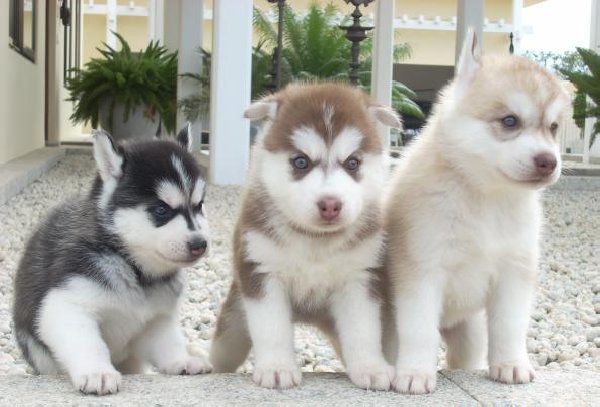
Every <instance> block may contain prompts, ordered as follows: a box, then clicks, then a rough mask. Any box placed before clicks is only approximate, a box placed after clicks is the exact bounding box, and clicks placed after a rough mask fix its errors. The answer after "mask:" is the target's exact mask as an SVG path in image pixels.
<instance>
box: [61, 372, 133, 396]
mask: <svg viewBox="0 0 600 407" xmlns="http://www.w3.org/2000/svg"><path fill="white" fill-rule="evenodd" d="M70 376H71V381H72V382H73V386H75V388H76V389H77V390H79V391H80V392H82V393H84V394H97V395H98V396H104V395H106V394H114V393H117V392H118V391H119V386H120V385H121V373H119V372H118V371H117V370H116V369H115V368H113V367H112V366H110V367H106V368H101V369H89V370H88V371H82V372H77V373H72V374H70Z"/></svg>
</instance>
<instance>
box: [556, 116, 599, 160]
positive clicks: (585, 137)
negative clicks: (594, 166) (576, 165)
mask: <svg viewBox="0 0 600 407" xmlns="http://www.w3.org/2000/svg"><path fill="white" fill-rule="evenodd" d="M595 123H596V119H594V118H588V119H586V121H585V125H584V128H583V129H580V128H579V127H577V125H576V124H575V121H574V120H573V118H572V117H568V118H566V119H564V120H563V122H562V123H561V124H560V125H559V131H558V138H559V140H560V145H561V152H562V153H563V154H572V155H575V156H581V160H582V162H583V163H584V164H589V162H590V157H594V156H600V140H596V141H595V143H594V145H593V146H591V148H590V140H591V135H592V129H593V127H594V124H595ZM597 138H598V137H597Z"/></svg>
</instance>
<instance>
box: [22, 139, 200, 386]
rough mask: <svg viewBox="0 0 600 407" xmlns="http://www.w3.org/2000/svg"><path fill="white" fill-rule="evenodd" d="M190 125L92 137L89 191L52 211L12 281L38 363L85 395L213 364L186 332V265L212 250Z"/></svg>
mask: <svg viewBox="0 0 600 407" xmlns="http://www.w3.org/2000/svg"><path fill="white" fill-rule="evenodd" d="M190 140H191V135H190V134H189V133H188V130H187V129H184V130H182V132H180V134H179V136H178V140H177V141H178V143H175V142H173V141H145V142H137V143H132V144H127V145H124V146H118V145H116V144H115V143H114V142H113V140H112V139H111V137H110V136H109V135H108V134H107V133H105V132H102V131H99V132H96V134H95V137H94V158H95V160H96V163H97V167H98V173H99V174H98V176H97V177H96V180H95V182H94V184H93V187H92V190H91V193H90V194H89V196H87V197H85V198H82V199H77V200H72V201H67V202H65V203H64V204H62V205H60V206H59V207H58V208H56V209H54V210H53V211H52V212H51V213H50V215H49V216H48V217H47V219H46V220H45V222H43V223H42V224H41V226H40V227H39V229H38V230H37V231H36V232H35V234H34V235H33V236H32V237H31V239H30V241H29V243H28V244H27V247H26V249H25V253H24V255H23V258H22V260H21V263H20V265H19V269H18V271H17V274H16V277H15V298H14V312H13V318H14V327H15V333H16V339H17V342H18V344H19V347H20V348H21V351H22V352H23V355H24V357H25V359H26V360H27V361H28V362H29V364H30V365H31V366H32V367H33V368H34V369H35V370H36V371H37V372H38V373H41V374H56V373H63V372H65V373H67V374H68V375H69V376H70V378H71V380H72V382H73V385H74V386H75V387H76V388H77V389H79V390H80V391H82V392H84V393H96V394H107V393H115V392H117V391H118V389H119V384H120V381H121V373H142V372H143V371H144V368H145V366H146V365H147V364H151V365H153V366H154V367H155V368H156V369H158V370H159V371H160V372H162V373H166V374H198V373H204V372H208V371H209V370H210V369H211V367H210V364H209V363H208V362H207V360H205V359H204V358H199V357H194V356H191V355H189V354H188V352H187V349H186V340H185V338H184V335H183V332H182V330H181V328H180V326H179V318H178V303H179V302H180V299H181V294H182V289H183V285H184V280H183V274H182V272H181V271H180V269H181V268H182V267H186V266H190V265H192V264H193V263H195V262H196V261H197V260H198V259H199V258H200V257H201V256H202V255H203V254H204V253H205V251H206V249H207V238H208V236H207V234H208V224H207V221H206V219H205V217H204V213H203V209H202V204H203V200H204V191H205V181H204V179H203V177H202V175H201V173H200V169H199V167H198V165H197V164H196V162H195V160H194V158H193V157H192V156H191V154H189V149H190Z"/></svg>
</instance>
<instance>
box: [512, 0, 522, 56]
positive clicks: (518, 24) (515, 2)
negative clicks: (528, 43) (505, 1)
mask: <svg viewBox="0 0 600 407" xmlns="http://www.w3.org/2000/svg"><path fill="white" fill-rule="evenodd" d="M522 16H523V0H512V26H513V30H512V32H513V47H514V49H515V55H519V54H520V53H521V39H522V38H523V29H522V28H523V18H522Z"/></svg>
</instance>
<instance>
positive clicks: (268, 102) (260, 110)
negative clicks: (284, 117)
mask: <svg viewBox="0 0 600 407" xmlns="http://www.w3.org/2000/svg"><path fill="white" fill-rule="evenodd" d="M277 107H278V101H277V98H276V97H275V96H274V95H269V96H266V97H264V98H262V99H260V100H257V101H256V102H254V103H252V104H251V105H250V106H249V107H248V108H247V109H246V110H245V111H244V117H245V118H246V119H250V120H263V119H268V120H273V119H275V116H276V115H277Z"/></svg>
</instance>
